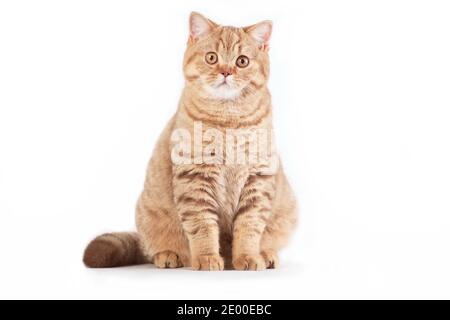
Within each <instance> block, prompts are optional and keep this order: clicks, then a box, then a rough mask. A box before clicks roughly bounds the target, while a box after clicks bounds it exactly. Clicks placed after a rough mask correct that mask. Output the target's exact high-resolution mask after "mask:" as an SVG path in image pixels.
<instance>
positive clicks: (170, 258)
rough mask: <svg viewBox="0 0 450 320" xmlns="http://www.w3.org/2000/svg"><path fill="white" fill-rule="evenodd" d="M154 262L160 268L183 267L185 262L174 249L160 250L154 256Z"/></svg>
mask: <svg viewBox="0 0 450 320" xmlns="http://www.w3.org/2000/svg"><path fill="white" fill-rule="evenodd" d="M153 262H154V264H155V266H157V267H158V268H181V267H183V263H182V262H181V260H180V257H179V256H178V255H177V254H176V253H175V252H173V251H170V250H166V251H162V252H158V253H157V254H155V256H154V257H153Z"/></svg>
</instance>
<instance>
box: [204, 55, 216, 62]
mask: <svg viewBox="0 0 450 320" xmlns="http://www.w3.org/2000/svg"><path fill="white" fill-rule="evenodd" d="M205 60H206V63H208V64H215V63H216V62H217V54H216V53H215V52H208V53H207V54H206V55H205Z"/></svg>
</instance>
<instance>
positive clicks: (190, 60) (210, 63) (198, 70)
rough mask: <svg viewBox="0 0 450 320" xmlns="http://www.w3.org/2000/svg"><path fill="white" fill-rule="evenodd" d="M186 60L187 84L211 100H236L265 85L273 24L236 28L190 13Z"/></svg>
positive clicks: (265, 22) (185, 73)
mask: <svg viewBox="0 0 450 320" xmlns="http://www.w3.org/2000/svg"><path fill="white" fill-rule="evenodd" d="M189 29H190V35H189V41H188V46H187V50H186V53H185V58H184V67H183V69H184V75H185V78H186V81H187V83H188V84H189V85H190V86H191V87H192V88H194V89H195V90H197V92H198V93H199V94H200V95H202V96H205V97H208V98H210V99H218V100H234V99H236V98H238V97H239V96H241V95H243V94H247V93H252V92H255V91H258V90H259V89H261V88H263V87H264V86H265V85H266V82H267V80H268V76H269V57H268V54H267V52H268V48H269V39H270V35H271V31H272V22H271V21H262V22H260V23H257V24H255V25H252V26H248V27H244V28H235V27H228V26H220V25H218V24H216V23H214V22H212V21H211V20H209V19H207V18H205V17H204V16H202V15H201V14H199V13H196V12H193V13H191V16H190V19H189Z"/></svg>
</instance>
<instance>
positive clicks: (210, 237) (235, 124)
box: [83, 12, 297, 270]
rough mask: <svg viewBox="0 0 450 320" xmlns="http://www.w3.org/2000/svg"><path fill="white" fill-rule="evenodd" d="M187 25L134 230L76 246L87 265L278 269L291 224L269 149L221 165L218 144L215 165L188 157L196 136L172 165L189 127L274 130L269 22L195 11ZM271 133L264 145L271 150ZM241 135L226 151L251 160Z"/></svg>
mask: <svg viewBox="0 0 450 320" xmlns="http://www.w3.org/2000/svg"><path fill="white" fill-rule="evenodd" d="M189 30H190V33H189V40H188V43H187V49H186V52H185V55H184V62H183V72H184V77H185V88H184V90H183V92H182V96H181V99H180V103H179V106H178V110H177V111H176V113H175V115H174V116H173V118H172V119H171V120H170V121H169V123H168V124H167V126H166V127H165V129H164V131H163V132H162V134H161V136H160V138H159V141H158V142H157V145H156V147H155V149H154V151H153V155H152V158H151V159H150V162H149V165H148V169H147V176H146V180H145V185H144V190H143V192H142V194H141V195H140V198H139V200H138V203H137V208H136V226H137V232H129V233H126V232H123V233H109V234H104V235H101V236H98V237H97V238H95V239H94V240H92V241H91V242H90V243H89V245H88V246H87V248H86V250H85V252H84V258H83V261H84V263H85V265H86V266H87V267H91V268H105V267H116V266H125V265H133V264H141V263H153V264H155V266H156V267H159V268H178V267H191V268H192V269H194V270H224V268H225V269H232V268H234V269H236V270H264V269H266V268H267V269H268V268H276V267H277V266H278V265H279V259H278V251H279V250H280V249H281V248H282V247H283V246H285V244H286V242H287V240H288V238H289V236H290V235H291V233H292V231H293V229H294V226H295V224H296V220H297V214H296V212H297V209H296V208H297V206H296V200H295V197H294V194H293V191H292V189H291V187H290V185H289V183H288V181H287V178H286V176H285V174H284V172H283V169H282V166H281V163H280V161H278V155H277V154H276V151H274V152H269V154H270V155H271V157H272V160H271V161H270V164H269V163H268V162H267V161H266V162H264V161H261V162H257V163H256V164H255V163H244V164H242V163H238V164H235V163H232V161H228V162H225V163H224V162H221V160H223V158H224V157H223V153H224V151H223V149H221V148H216V149H217V150H215V151H213V152H211V153H210V154H209V156H211V155H212V156H213V160H214V161H212V162H211V161H209V162H208V163H207V161H206V160H204V159H203V160H202V157H201V156H198V154H197V155H195V149H196V147H197V148H198V147H199V146H198V144H199V143H200V144H202V143H204V142H205V141H204V140H208V139H205V136H203V137H202V138H200V141H198V140H199V139H197V141H195V138H194V142H193V143H192V142H190V141H188V142H187V143H186V144H185V147H186V148H185V150H181V151H183V152H184V157H181V161H179V160H180V159H178V161H174V159H175V160H176V159H177V157H176V156H177V155H180V154H181V153H179V152H178V151H180V150H178V149H177V145H176V142H177V141H178V140H177V139H176V138H177V137H178V138H180V137H187V138H189V137H192V136H195V134H196V133H195V132H194V131H195V130H196V129H197V131H200V134H204V135H207V133H208V132H209V133H211V130H215V131H214V132H215V134H217V135H218V136H219V135H220V134H223V135H224V136H227V135H228V134H229V133H228V132H229V131H233V130H235V131H239V130H250V131H247V132H255V130H262V131H264V130H267V131H270V132H271V131H272V106H271V97H270V93H269V91H268V88H267V81H268V77H269V55H268V50H269V40H270V36H271V32H272V22H271V21H262V22H260V23H257V24H255V25H252V26H249V27H244V28H236V27H229V26H221V25H218V24H217V23H215V22H213V21H211V20H210V19H208V18H206V17H204V16H202V15H201V14H199V13H196V12H193V13H191V15H190V18H189ZM183 130H184V131H183ZM208 130H209V131H208ZM252 130H253V131H252ZM209 136H211V134H209ZM266 136H270V137H271V135H266ZM270 137H269V138H268V139H267V140H268V142H267V145H268V144H270V145H271V146H272V147H273V145H274V140H273V139H272V138H270ZM232 141H234V137H233V139H232ZM249 141H250V140H247V141H245V142H243V143H241V144H239V143H237V144H236V145H235V146H232V147H231V148H229V149H230V150H227V151H230V153H231V154H232V153H233V152H235V151H237V149H238V148H241V147H243V148H244V149H239V150H244V153H245V154H244V155H246V156H249V157H250V154H251V152H250V151H249V145H250V142H251V141H250V142H249ZM241 142H242V141H241ZM221 145H222V146H223V144H217V146H221ZM192 146H193V148H194V155H192V152H191V151H192V148H191V147H192ZM178 147H179V146H178ZM227 148H228V146H227ZM181 149H183V148H181ZM272 149H273V150H275V149H274V148H271V150H272ZM174 150H177V151H174ZM210 151H211V150H210ZM183 152H182V153H183ZM273 159H275V161H273ZM210 160H211V159H210ZM273 163H275V165H272V164H273Z"/></svg>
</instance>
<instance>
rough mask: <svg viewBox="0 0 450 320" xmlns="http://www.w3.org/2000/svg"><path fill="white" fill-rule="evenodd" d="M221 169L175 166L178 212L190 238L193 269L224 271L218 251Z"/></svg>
mask: <svg viewBox="0 0 450 320" xmlns="http://www.w3.org/2000/svg"><path fill="white" fill-rule="evenodd" d="M219 178H220V172H218V171H217V170H216V168H214V167H213V166H206V165H181V166H176V167H174V177H173V187H174V197H175V199H174V200H175V203H176V208H177V211H178V215H179V217H180V221H181V224H182V226H183V229H184V232H185V234H186V236H187V238H188V240H189V247H190V252H191V265H192V268H193V269H194V270H211V271H215V270H216V271H217V270H223V268H224V261H223V258H222V257H221V256H220V254H219V224H218V220H219V219H218V211H219V206H218V202H217V199H216V194H217V192H216V190H217V185H218V183H219V181H218V180H219Z"/></svg>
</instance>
